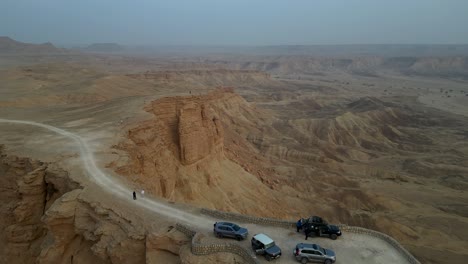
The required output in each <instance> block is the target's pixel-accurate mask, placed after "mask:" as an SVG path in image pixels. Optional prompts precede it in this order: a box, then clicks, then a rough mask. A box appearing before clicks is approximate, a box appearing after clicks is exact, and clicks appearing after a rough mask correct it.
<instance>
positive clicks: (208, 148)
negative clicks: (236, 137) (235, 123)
mask: <svg viewBox="0 0 468 264" xmlns="http://www.w3.org/2000/svg"><path fill="white" fill-rule="evenodd" d="M178 117H179V148H180V160H181V162H182V164H184V165H189V164H193V163H195V162H197V161H199V160H201V159H203V158H205V157H207V156H208V155H210V154H211V153H215V152H220V151H222V147H223V127H222V126H221V123H220V121H219V118H218V117H217V116H216V115H215V113H214V111H213V109H211V107H210V106H209V105H207V104H203V103H197V102H189V103H187V104H184V105H183V106H182V108H181V109H180V110H179V115H178Z"/></svg>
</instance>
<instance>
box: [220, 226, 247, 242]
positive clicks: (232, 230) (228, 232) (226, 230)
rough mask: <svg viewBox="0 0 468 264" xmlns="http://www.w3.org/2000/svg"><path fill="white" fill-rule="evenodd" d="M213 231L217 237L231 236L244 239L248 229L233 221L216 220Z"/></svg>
mask: <svg viewBox="0 0 468 264" xmlns="http://www.w3.org/2000/svg"><path fill="white" fill-rule="evenodd" d="M213 232H214V233H215V235H216V236H217V237H232V238H235V239H237V240H242V239H246V238H247V235H248V234H249V231H248V230H247V229H246V228H243V227H240V226H238V225H236V224H234V223H229V222H216V223H215V224H214V226H213Z"/></svg>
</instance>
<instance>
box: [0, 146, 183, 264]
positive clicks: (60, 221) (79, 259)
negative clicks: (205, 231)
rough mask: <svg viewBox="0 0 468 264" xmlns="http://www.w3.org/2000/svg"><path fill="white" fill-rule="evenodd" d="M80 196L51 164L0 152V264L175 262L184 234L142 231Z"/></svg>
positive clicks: (125, 215) (127, 217) (141, 227)
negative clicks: (0, 202)
mask: <svg viewBox="0 0 468 264" xmlns="http://www.w3.org/2000/svg"><path fill="white" fill-rule="evenodd" d="M85 192H86V191H85V190H84V189H81V188H80V186H79V185H78V184H77V183H76V182H74V181H72V180H71V179H70V178H69V176H68V173H67V172H66V171H64V170H61V169H60V168H57V167H56V166H54V165H53V164H48V163H43V162H40V161H35V160H31V159H29V158H20V157H16V156H8V155H6V154H3V151H2V149H0V200H1V201H2V204H1V205H0V217H1V219H2V221H0V230H1V232H0V263H19V264H21V263H40V264H42V263H44V264H46V263H63V264H69V263H135V264H136V263H145V261H146V263H158V262H157V261H156V260H157V259H159V260H161V259H164V260H165V261H166V260H167V261H166V262H167V263H177V262H179V257H178V255H179V249H180V247H182V246H183V245H185V244H186V243H188V239H187V237H186V236H185V235H183V234H182V233H179V232H177V231H175V229H172V228H169V229H167V227H166V226H164V225H161V228H160V229H156V230H154V229H151V230H149V229H146V228H145V227H144V225H143V223H142V222H140V221H139V220H137V219H135V218H132V216H131V214H128V213H122V212H116V211H114V210H113V209H111V208H108V207H106V206H103V205H102V204H100V203H98V202H96V201H95V200H92V199H89V196H90V195H89V193H88V194H85ZM136 220H137V221H136Z"/></svg>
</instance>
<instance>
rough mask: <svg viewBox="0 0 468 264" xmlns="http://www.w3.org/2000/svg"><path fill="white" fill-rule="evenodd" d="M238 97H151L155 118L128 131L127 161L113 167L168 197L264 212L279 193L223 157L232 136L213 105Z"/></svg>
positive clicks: (225, 94)
mask: <svg viewBox="0 0 468 264" xmlns="http://www.w3.org/2000/svg"><path fill="white" fill-rule="evenodd" d="M238 100H241V99H240V97H238V96H237V95H235V94H233V93H232V92H229V91H217V92H213V93H210V94H208V95H206V96H193V97H186V98H183V97H180V98H178V97H175V98H174V97H173V98H163V99H160V100H157V101H154V102H153V103H152V104H151V105H150V106H148V107H147V108H146V109H147V111H150V112H152V113H153V114H154V115H155V117H156V119H154V120H149V121H146V122H144V123H142V124H140V125H138V126H137V127H135V128H133V129H131V130H130V131H129V132H128V137H129V140H130V141H129V142H126V143H122V144H120V145H119V147H118V148H120V149H123V150H125V151H128V153H129V156H130V157H129V158H130V164H128V165H124V166H120V167H118V168H117V171H118V172H120V173H122V174H125V175H127V176H129V177H130V178H131V179H133V180H135V182H136V183H137V184H138V185H139V186H141V188H144V189H147V190H149V191H150V192H151V193H154V194H157V195H160V196H162V197H164V198H166V199H169V200H175V201H183V202H190V203H192V204H195V205H199V206H205V207H210V208H217V209H223V210H229V211H237V212H249V211H252V210H258V214H268V213H269V212H271V211H272V210H273V207H274V206H275V204H276V203H281V202H280V200H279V199H278V198H279V195H278V193H277V192H275V191H274V190H271V189H270V188H269V187H268V186H266V185H264V184H262V182H261V181H260V180H259V179H258V178H257V177H256V176H255V175H252V174H250V173H248V172H247V171H246V170H244V169H243V168H242V167H241V166H239V165H238V164H236V163H234V162H232V161H230V160H229V159H227V158H226V148H225V146H226V142H228V141H230V140H232V139H231V138H230V136H228V137H227V138H226V134H227V135H229V133H226V132H225V130H224V128H223V125H221V123H223V122H225V121H224V117H223V115H222V114H223V113H222V112H220V111H215V110H214V109H216V108H217V106H219V103H220V102H223V104H227V105H228V104H233V105H237V104H236V103H232V102H233V101H234V102H235V101H238ZM241 101H242V100H241ZM230 102H231V103H230ZM227 145H230V143H229V144H227ZM228 149H229V150H230V149H231V148H228ZM229 155H231V154H229ZM233 155H236V154H233ZM113 165H114V166H117V165H116V164H113ZM247 186H249V187H248V188H247ZM267 200H270V201H271V202H270V203H266V204H263V205H262V207H259V206H258V205H257V204H256V203H257V202H258V201H267ZM253 208H255V209H253ZM284 213H285V214H286V213H287V212H284Z"/></svg>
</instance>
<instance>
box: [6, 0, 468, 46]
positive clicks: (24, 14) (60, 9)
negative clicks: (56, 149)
mask: <svg viewBox="0 0 468 264" xmlns="http://www.w3.org/2000/svg"><path fill="white" fill-rule="evenodd" d="M0 35H6V36H10V37H12V38H14V39H17V40H20V41H24V42H35V43H38V42H47V41H50V42H53V43H56V44H57V43H58V44H84V43H92V42H118V43H122V44H146V45H147V44H156V45H165V44H177V45H206V44H208V45H281V44H304V45H306V44H381V43H390V44H393V43H409V44H413V43H441V44H446V43H453V44H466V43H468V0H284V1H283V0H281V1H280V0H232V1H228V0H167V1H158V0H141V1H138V0H127V1H123V0H1V1H0Z"/></svg>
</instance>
